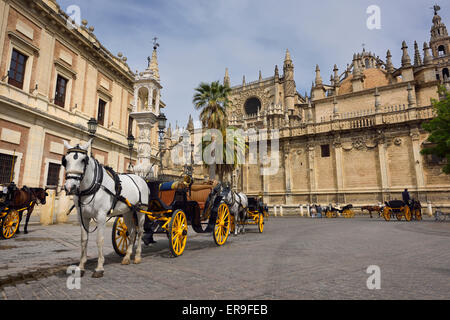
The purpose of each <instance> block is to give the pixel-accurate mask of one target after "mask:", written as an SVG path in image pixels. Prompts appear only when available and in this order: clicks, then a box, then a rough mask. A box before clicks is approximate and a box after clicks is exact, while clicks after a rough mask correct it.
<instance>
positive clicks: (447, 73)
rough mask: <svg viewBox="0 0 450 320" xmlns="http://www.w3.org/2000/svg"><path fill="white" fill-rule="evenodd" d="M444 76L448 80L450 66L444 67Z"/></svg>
mask: <svg viewBox="0 0 450 320" xmlns="http://www.w3.org/2000/svg"><path fill="white" fill-rule="evenodd" d="M442 76H443V79H444V81H446V80H448V78H450V72H449V71H448V68H444V69H442Z"/></svg>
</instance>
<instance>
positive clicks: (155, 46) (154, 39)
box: [152, 37, 159, 50]
mask: <svg viewBox="0 0 450 320" xmlns="http://www.w3.org/2000/svg"><path fill="white" fill-rule="evenodd" d="M152 40H153V50H156V49H157V48H158V47H159V43H158V42H157V40H158V38H157V37H154V38H153V39H152Z"/></svg>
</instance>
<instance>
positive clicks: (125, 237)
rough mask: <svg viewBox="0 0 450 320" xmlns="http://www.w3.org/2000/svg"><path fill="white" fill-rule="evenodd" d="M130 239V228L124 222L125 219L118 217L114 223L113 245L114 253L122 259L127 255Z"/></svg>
mask: <svg viewBox="0 0 450 320" xmlns="http://www.w3.org/2000/svg"><path fill="white" fill-rule="evenodd" d="M130 242H131V241H130V237H129V234H128V228H127V225H126V224H125V221H124V220H123V217H117V218H116V220H115V221H114V225H113V229H112V243H113V248H114V251H115V252H116V253H117V254H118V255H119V256H121V257H124V256H125V254H126V253H127V249H128V246H129V245H130Z"/></svg>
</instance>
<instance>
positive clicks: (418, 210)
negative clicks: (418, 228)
mask: <svg viewBox="0 0 450 320" xmlns="http://www.w3.org/2000/svg"><path fill="white" fill-rule="evenodd" d="M414 216H415V217H416V220H417V221H421V220H422V212H420V209H415V211H414Z"/></svg>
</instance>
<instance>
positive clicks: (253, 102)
mask: <svg viewBox="0 0 450 320" xmlns="http://www.w3.org/2000/svg"><path fill="white" fill-rule="evenodd" d="M244 109H245V113H246V114H248V115H254V114H257V113H258V112H259V110H260V109H261V101H259V99H258V98H250V99H248V100H247V101H245V105H244Z"/></svg>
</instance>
